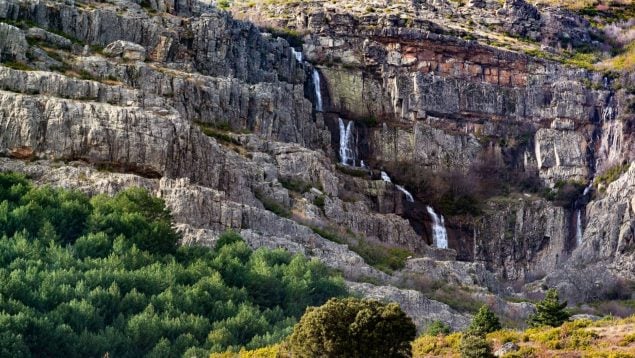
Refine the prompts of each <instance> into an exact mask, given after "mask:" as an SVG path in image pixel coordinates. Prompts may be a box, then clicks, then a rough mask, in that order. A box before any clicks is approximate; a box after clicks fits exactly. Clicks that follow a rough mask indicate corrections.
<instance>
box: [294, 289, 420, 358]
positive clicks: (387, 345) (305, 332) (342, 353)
mask: <svg viewBox="0 0 635 358" xmlns="http://www.w3.org/2000/svg"><path fill="white" fill-rule="evenodd" d="M415 335H416V327H415V325H414V323H412V320H411V319H410V318H409V317H408V316H406V314H405V313H404V312H403V311H402V310H401V308H399V305H397V304H396V303H389V304H384V303H381V302H378V301H371V300H359V299H353V298H347V299H331V300H329V301H328V302H327V303H326V304H324V305H323V306H321V307H311V308H309V309H307V311H306V313H305V314H304V316H302V319H300V322H299V323H298V324H297V325H296V327H295V328H294V330H293V334H292V335H291V337H290V338H289V350H290V351H291V353H292V355H293V356H294V357H368V358H371V357H410V356H411V355H412V352H411V346H410V344H411V342H412V340H413V339H414V338H415Z"/></svg>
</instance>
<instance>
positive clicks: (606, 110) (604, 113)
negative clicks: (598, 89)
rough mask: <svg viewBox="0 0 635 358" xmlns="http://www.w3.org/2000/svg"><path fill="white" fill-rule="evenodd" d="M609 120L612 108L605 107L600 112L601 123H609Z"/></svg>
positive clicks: (611, 115) (611, 117)
mask: <svg viewBox="0 0 635 358" xmlns="http://www.w3.org/2000/svg"><path fill="white" fill-rule="evenodd" d="M611 119H613V107H612V106H607V107H606V108H604V110H603V111H602V121H604V122H607V121H610V120H611Z"/></svg>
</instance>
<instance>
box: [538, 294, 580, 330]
mask: <svg viewBox="0 0 635 358" xmlns="http://www.w3.org/2000/svg"><path fill="white" fill-rule="evenodd" d="M566 307H567V302H566V301H565V302H562V303H561V302H560V297H559V296H558V291H556V290H555V289H553V288H552V289H550V290H548V291H547V294H546V296H545V299H544V300H542V301H541V302H538V303H537V304H536V313H535V314H533V315H532V316H530V317H529V320H528V321H527V323H528V324H529V325H530V326H532V327H538V326H552V327H558V326H560V325H562V323H564V322H565V321H566V320H567V319H569V317H570V316H571V314H569V312H567V310H566V309H565V308H566Z"/></svg>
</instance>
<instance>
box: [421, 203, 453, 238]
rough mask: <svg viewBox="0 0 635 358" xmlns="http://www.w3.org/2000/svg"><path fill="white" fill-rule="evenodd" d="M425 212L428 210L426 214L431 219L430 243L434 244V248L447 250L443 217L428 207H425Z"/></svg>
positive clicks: (446, 234) (446, 236) (446, 233)
mask: <svg viewBox="0 0 635 358" xmlns="http://www.w3.org/2000/svg"><path fill="white" fill-rule="evenodd" d="M426 210H428V214H430V217H432V241H433V242H434V246H436V247H437V248H439V249H447V248H448V232H447V231H446V230H445V221H444V220H443V215H437V213H435V212H434V209H432V208H431V207H429V206H427V207H426Z"/></svg>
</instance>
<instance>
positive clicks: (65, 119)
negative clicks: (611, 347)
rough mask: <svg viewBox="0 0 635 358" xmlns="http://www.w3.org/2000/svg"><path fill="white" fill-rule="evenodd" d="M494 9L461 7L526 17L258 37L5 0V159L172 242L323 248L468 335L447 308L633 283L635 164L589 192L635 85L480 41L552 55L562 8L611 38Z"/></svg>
mask: <svg viewBox="0 0 635 358" xmlns="http://www.w3.org/2000/svg"><path fill="white" fill-rule="evenodd" d="M471 4H472V3H471ZM497 4H498V3H496V4H493V3H489V2H478V3H477V2H474V3H473V4H472V5H470V6H469V7H466V9H465V11H467V12H465V11H463V9H462V10H460V11H458V13H461V14H463V15H461V16H467V17H472V18H473V17H478V16H481V15H483V16H484V14H489V15H488V16H486V17H484V19H496V18H500V14H503V13H505V14H507V13H509V14H513V16H510V19H512V20H513V19H516V20H513V21H512V23H511V24H509V23H503V22H501V23H493V24H491V25H490V26H489V27H488V26H485V25H482V24H480V25H475V26H476V27H477V29H476V30H475V31H474V33H475V34H477V35H478V36H477V37H478V40H479V41H475V40H469V39H464V38H462V37H465V36H464V35H465V33H466V32H465V31H466V30H467V29H463V28H461V26H459V25H457V24H460V23H461V21H458V20H456V19H454V20H452V21H447V22H441V21H440V20H439V18H438V16H437V15H434V16H431V15H430V11H432V10H430V6H429V4H425V3H422V2H412V3H410V2H408V3H402V2H395V3H394V4H392V5H388V4H386V3H384V2H377V3H376V4H375V2H373V6H374V7H373V9H374V10H373V11H372V12H368V11H367V9H365V8H360V7H359V6H358V5H355V6H353V7H350V8H348V7H342V8H335V7H332V6H331V5H329V3H324V2H302V3H293V2H289V3H285V4H269V5H267V6H269V8H268V9H269V10H271V9H277V10H279V14H282V15H283V16H281V17H280V18H276V17H274V16H273V15H272V14H271V13H269V12H264V13H265V14H268V15H266V16H261V17H259V18H258V19H257V20H259V21H256V22H257V24H258V25H260V26H261V27H260V28H259V27H257V26H256V25H254V24H252V23H250V22H248V21H240V20H235V19H234V17H233V16H232V15H230V14H229V13H228V12H225V11H221V10H219V9H217V8H216V7H214V6H213V5H210V4H205V3H201V2H197V1H192V2H169V1H167V2H160V1H143V2H140V3H136V2H132V1H112V2H92V1H88V2H72V1H69V2H57V1H31V0H27V1H17V0H0V61H1V65H0V103H1V105H0V128H2V130H1V132H0V154H2V156H3V158H0V169H2V170H11V171H17V172H23V173H26V174H27V175H29V176H30V177H32V178H34V179H35V180H36V181H38V182H40V183H47V184H53V185H59V186H64V187H73V188H79V189H81V190H83V191H86V192H89V193H104V192H105V193H114V192H116V191H118V190H121V189H122V188H126V187H129V186H142V187H145V188H147V189H149V190H150V191H152V192H153V193H155V194H156V195H158V196H160V197H162V198H163V199H164V200H165V201H166V203H167V205H168V206H169V208H170V209H171V211H172V213H173V217H174V221H175V225H176V226H177V227H178V228H179V229H180V231H181V232H182V234H183V243H184V244H201V245H213V244H214V242H215V239H216V238H217V237H218V235H219V234H220V233H222V232H224V231H225V230H228V229H233V230H236V231H239V232H240V233H241V234H242V235H243V236H244V237H245V239H246V240H247V242H248V243H249V244H250V245H252V246H254V247H258V246H268V247H284V248H286V249H288V250H290V251H293V252H300V253H303V254H305V255H307V256H310V257H315V258H317V259H319V260H321V261H323V262H325V263H326V264H328V265H329V266H331V267H333V268H335V269H337V270H339V271H341V272H342V273H343V275H344V276H345V278H346V279H347V280H349V288H350V289H351V290H352V291H355V292H358V293H360V294H362V295H366V296H368V297H376V298H385V299H391V300H397V301H399V302H400V303H402V306H403V307H404V309H405V310H406V312H407V313H409V314H410V315H411V316H413V317H414V318H415V320H416V322H417V323H418V324H419V327H420V328H423V327H424V326H425V325H427V324H428V323H430V322H431V321H432V319H442V320H444V321H447V322H449V323H451V324H452V326H453V327H455V328H461V327H464V326H465V324H466V322H467V321H468V316H467V314H466V313H465V312H458V311H457V309H460V310H463V311H469V310H470V309H473V307H466V305H465V302H459V301H461V299H458V300H457V299H456V297H465V300H463V301H466V302H474V305H475V304H477V303H478V302H490V303H492V304H494V305H495V306H496V307H497V309H498V311H499V312H501V313H504V314H506V315H507V316H509V317H512V318H516V319H517V318H519V317H520V318H522V317H524V316H526V315H527V313H528V312H530V311H531V306H530V305H529V304H518V303H511V302H507V301H505V300H504V299H502V298H501V297H503V296H507V295H510V294H513V295H522V294H523V293H532V292H534V291H540V290H542V287H543V286H547V285H550V286H554V285H555V286H558V287H560V288H561V289H562V290H563V292H567V293H568V294H570V295H571V296H572V297H575V298H577V299H580V300H588V299H591V297H590V296H588V295H587V296H585V294H586V293H588V292H590V290H591V289H589V290H587V289H586V288H584V287H582V286H580V285H578V284H577V283H576V281H575V280H579V279H582V278H583V276H581V275H580V273H582V272H584V270H590V271H592V272H598V271H599V270H604V271H607V272H608V273H609V274H610V277H612V278H614V281H615V282H617V281H619V280H634V279H635V277H632V263H633V259H634V258H633V257H632V247H633V230H634V224H633V219H632V213H633V211H632V210H633V205H634V204H635V203H633V202H632V201H631V198H632V191H633V190H635V189H633V188H634V187H635V183H634V182H633V178H635V172H634V171H633V168H631V169H630V170H627V171H625V170H621V171H620V172H619V173H618V174H621V177H620V179H618V180H616V181H614V182H613V183H611V184H608V186H607V185H606V183H604V182H598V183H599V185H596V186H593V187H589V188H590V190H588V191H585V192H583V189H584V187H586V186H587V185H588V183H590V182H592V181H593V178H595V177H599V176H600V174H601V173H604V172H605V171H606V170H607V169H611V170H613V171H615V169H614V168H615V165H616V164H619V165H621V166H620V168H622V169H625V168H626V167H627V164H628V163H630V162H631V161H632V156H633V154H634V153H635V152H634V151H633V148H634V147H633V141H632V139H631V135H630V133H631V129H632V125H631V123H632V122H633V119H634V118H633V114H632V110H633V108H632V105H631V103H632V102H633V94H632V90H630V89H629V88H631V87H630V86H632V83H633V82H634V81H633V80H634V79H633V78H629V75H628V74H623V75H622V76H621V77H619V78H616V77H615V76H606V75H603V74H601V73H598V72H593V71H589V70H583V69H579V68H572V67H567V66H564V65H562V64H560V63H556V62H553V61H547V60H544V59H538V58H534V57H531V56H528V55H526V54H523V53H517V52H513V51H508V50H504V49H501V48H496V47H493V46H490V45H487V44H485V42H486V41H485V40H484V39H485V38H486V35H487V34H490V35H491V34H493V33H497V31H502V29H503V28H505V29H508V31H510V32H512V33H518V34H521V35H523V36H525V35H526V36H528V37H530V38H533V39H534V41H541V42H543V44H544V45H545V46H550V47H553V48H557V49H559V48H562V47H563V44H562V41H561V39H560V38H559V37H554V33H553V30H554V28H557V26H559V25H558V24H560V23H561V22H562V21H564V20H562V19H563V18H569V17H571V18H573V19H576V21H578V22H581V25H580V26H578V27H575V26H573V27H571V31H572V33H571V36H570V37H571V38H573V39H575V41H579V42H581V43H582V44H589V45H592V46H597V47H598V48H601V47H602V46H603V45H602V44H594V43H591V42H590V41H591V40H590V38H591V35H590V32H589V31H591V30H587V31H586V32H585V31H584V30H582V27H583V25H584V21H583V20H582V19H580V18H577V17H575V16H574V15H573V14H568V13H567V14H566V15H567V16H568V17H567V16H564V15H563V14H562V13H559V12H550V11H548V10H541V11H542V12H541V11H538V10H536V11H537V12H535V11H534V10H535V9H534V8H532V7H529V8H527V7H526V5H527V4H526V3H524V2H517V1H516V2H506V3H505V5H504V6H502V7H501V5H497ZM260 6H265V5H260V4H258V6H257V7H254V9H252V10H249V9H248V8H243V7H240V6H238V5H236V7H233V8H232V9H231V10H232V11H233V12H234V14H235V15H236V17H239V18H243V19H250V20H256V19H255V18H254V17H255V16H252V15H253V13H252V12H253V11H262V10H263V8H261V7H260ZM452 6H454V5H451V4H444V5H443V6H441V7H439V9H440V10H439V12H440V13H444V12H446V13H447V11H450V10H451V9H452ZM527 6H529V5H527ZM379 9H384V10H383V11H379ZM532 9H534V10H532ZM499 12H500V14H499ZM399 14H401V15H399ZM452 14H454V13H452ZM479 14H480V15H479ZM439 16H440V15H439ZM452 16H454V15H452ZM558 16H559V17H558ZM442 17H443V18H446V17H445V16H442ZM518 19H521V20H522V21H520V20H518ZM527 19H530V20H527ZM531 19H533V20H531ZM557 19H560V20H557ZM510 21H511V20H510ZM267 26H274V27H277V29H267V28H266V27H267ZM490 27H491V28H490ZM281 28H284V29H286V30H285V31H282V30H281ZM289 29H292V30H289ZM591 33H592V31H591ZM278 35H283V37H286V40H285V39H283V38H281V37H279V36H278ZM298 40H301V42H302V43H303V44H302V46H301V48H300V47H298V46H297V45H298ZM510 41H511V40H510ZM289 42H291V43H292V44H294V45H295V46H296V48H293V47H292V46H291V45H289ZM534 45H535V44H534ZM300 51H301V52H300ZM554 51H556V50H554ZM305 60H306V61H305ZM631 77H632V76H631ZM618 85H619V86H618ZM629 91H630V92H629ZM318 98H319V99H318ZM349 121H352V122H349ZM343 156H347V158H348V157H350V158H349V159H350V160H351V161H350V162H347V163H343V164H342V163H340V162H341V161H342V159H343ZM622 172H623V173H622ZM620 193H628V195H621V194H620ZM626 196H628V198H626ZM578 212H579V213H580V215H577V213H578ZM578 227H580V231H581V233H582V232H583V234H581V239H580V240H578V236H577V231H576V230H577V228H578ZM457 259H458V261H457ZM608 262H610V263H611V264H610V265H607V264H606V263H608ZM580 267H582V268H583V269H584V270H581V269H578V268H580ZM604 271H602V272H604ZM611 282H612V281H611V280H606V281H605V282H601V283H600V284H602V285H605V286H607V290H608V289H610V287H608V286H610V284H611ZM574 288H575V289H578V291H575V290H574ZM448 292H452V293H453V294H452V295H448ZM461 295H463V296H461ZM452 296H454V297H452ZM451 298H454V301H452V299H451ZM437 300H442V301H446V303H450V304H451V306H452V307H450V306H448V305H447V304H445V303H441V302H438V301H437Z"/></svg>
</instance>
